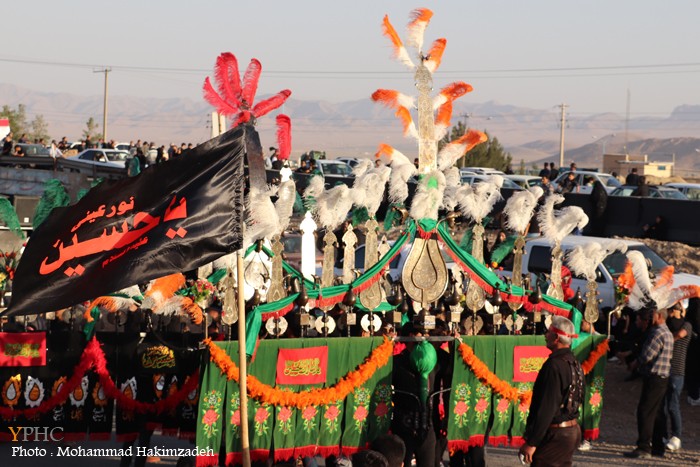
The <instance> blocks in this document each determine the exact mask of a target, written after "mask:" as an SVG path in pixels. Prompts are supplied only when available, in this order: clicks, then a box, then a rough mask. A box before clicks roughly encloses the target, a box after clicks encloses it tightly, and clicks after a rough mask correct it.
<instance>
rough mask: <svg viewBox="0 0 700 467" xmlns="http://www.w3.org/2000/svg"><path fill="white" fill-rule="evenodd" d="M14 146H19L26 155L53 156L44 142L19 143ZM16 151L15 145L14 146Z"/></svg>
mask: <svg viewBox="0 0 700 467" xmlns="http://www.w3.org/2000/svg"><path fill="white" fill-rule="evenodd" d="M14 146H19V147H21V148H22V151H24V155H25V156H46V157H51V154H50V153H49V148H47V147H46V146H44V145H43V144H27V143H17V144H15V145H14ZM12 150H13V151H14V147H13V148H12Z"/></svg>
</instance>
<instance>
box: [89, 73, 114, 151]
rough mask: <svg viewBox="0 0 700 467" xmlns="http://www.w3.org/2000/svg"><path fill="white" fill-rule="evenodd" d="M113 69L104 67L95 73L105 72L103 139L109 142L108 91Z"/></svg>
mask: <svg viewBox="0 0 700 467" xmlns="http://www.w3.org/2000/svg"><path fill="white" fill-rule="evenodd" d="M110 71H112V69H111V68H106V67H105V68H103V69H101V70H95V71H94V72H93V73H104V74H105V93H104V103H103V105H102V140H103V141H104V142H105V143H106V142H107V91H108V89H109V80H108V76H109V72H110Z"/></svg>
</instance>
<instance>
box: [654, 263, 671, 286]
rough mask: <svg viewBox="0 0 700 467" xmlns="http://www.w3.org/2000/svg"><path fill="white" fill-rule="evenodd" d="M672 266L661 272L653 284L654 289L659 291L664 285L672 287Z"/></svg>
mask: <svg viewBox="0 0 700 467" xmlns="http://www.w3.org/2000/svg"><path fill="white" fill-rule="evenodd" d="M673 271H674V269H673V266H666V267H665V268H663V269H662V270H661V275H660V276H659V277H658V279H656V283H655V284H654V288H655V289H659V288H661V287H664V286H666V285H669V286H670V285H672V284H673Z"/></svg>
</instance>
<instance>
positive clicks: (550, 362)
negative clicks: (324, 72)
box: [520, 316, 584, 467]
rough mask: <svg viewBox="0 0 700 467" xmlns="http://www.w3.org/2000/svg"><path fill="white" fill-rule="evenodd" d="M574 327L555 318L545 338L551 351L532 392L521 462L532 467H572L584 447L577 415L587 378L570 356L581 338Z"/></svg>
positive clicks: (560, 317)
mask: <svg viewBox="0 0 700 467" xmlns="http://www.w3.org/2000/svg"><path fill="white" fill-rule="evenodd" d="M574 331H575V330H574V325H573V323H572V322H571V321H569V320H568V319H566V318H564V317H562V316H554V317H553V318H552V324H551V325H550V326H549V329H548V330H547V333H546V334H545V336H544V338H545V341H546V343H547V348H548V349H549V350H551V351H552V353H551V354H550V355H549V358H548V359H547V361H546V362H545V363H544V365H542V368H541V369H540V372H539V374H538V375H537V380H535V386H534V388H533V390H532V403H531V404H530V414H529V415H528V417H527V425H526V427H525V434H524V436H523V438H524V439H525V444H524V445H523V446H522V447H521V448H520V455H521V459H523V460H524V461H525V462H526V463H531V464H532V465H533V467H549V466H552V467H554V466H562V467H564V466H571V465H572V458H573V455H574V451H575V450H576V447H577V446H578V445H579V444H580V443H581V429H580V428H579V426H578V422H577V419H578V411H579V407H580V406H581V404H582V403H583V389H584V388H583V385H584V376H583V370H582V369H581V364H580V363H579V362H578V360H576V358H575V357H574V354H573V353H571V341H572V339H575V338H577V337H578V335H577V334H575V332H574Z"/></svg>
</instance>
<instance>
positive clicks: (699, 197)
mask: <svg viewBox="0 0 700 467" xmlns="http://www.w3.org/2000/svg"><path fill="white" fill-rule="evenodd" d="M664 186H670V187H671V188H675V189H676V190H678V191H680V192H681V193H683V194H684V195H685V196H687V197H688V199H692V200H694V201H700V183H667V184H666V185H664Z"/></svg>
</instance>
